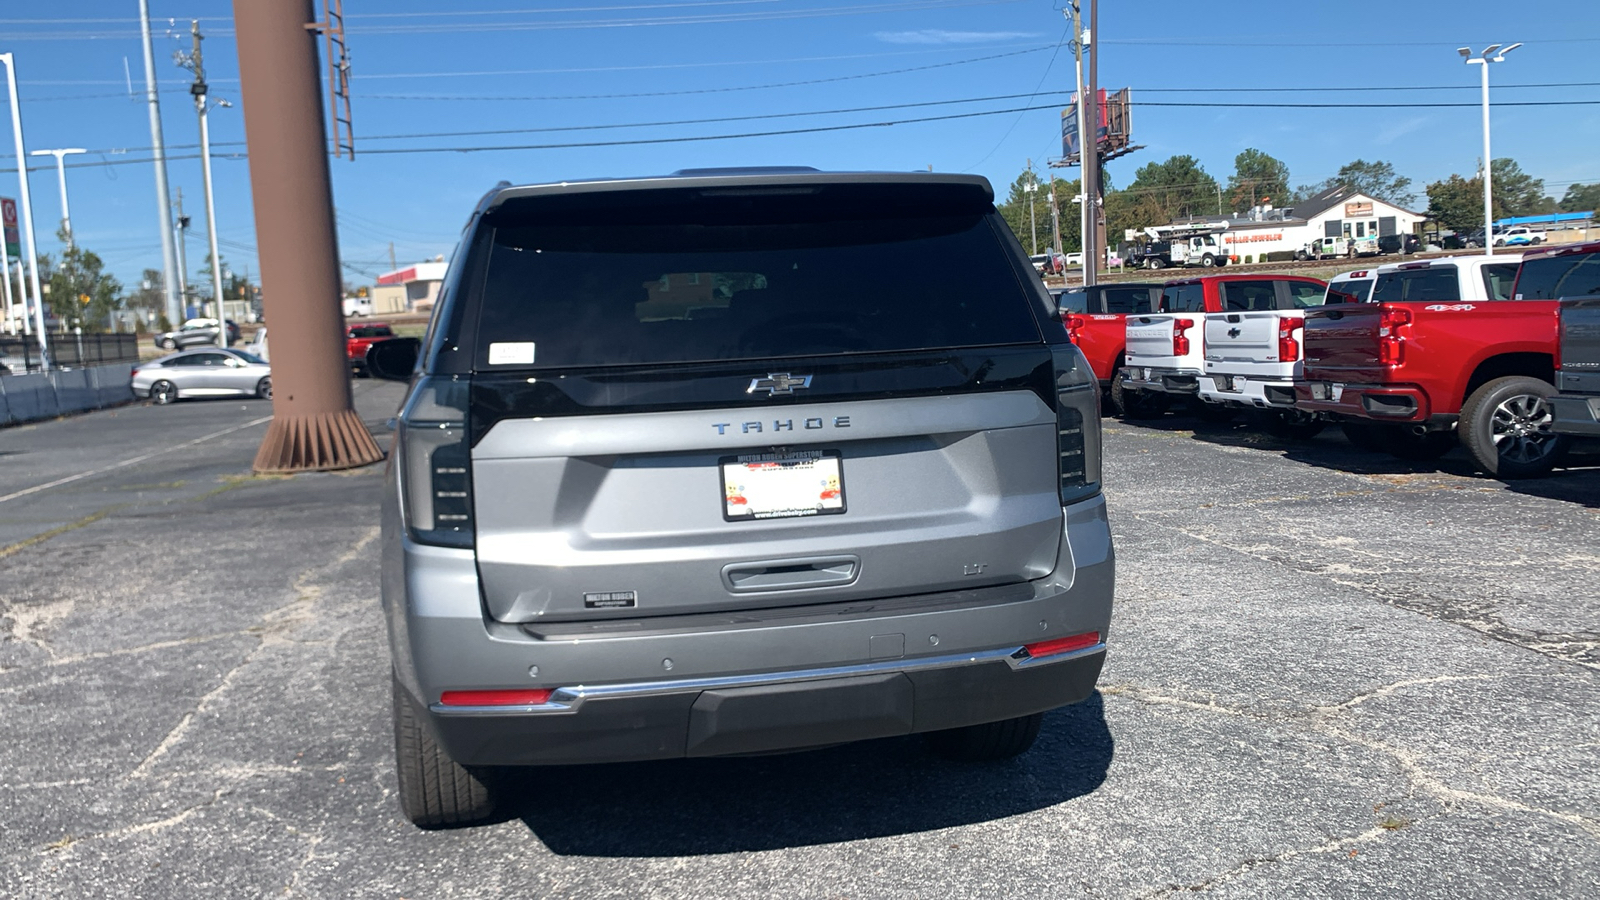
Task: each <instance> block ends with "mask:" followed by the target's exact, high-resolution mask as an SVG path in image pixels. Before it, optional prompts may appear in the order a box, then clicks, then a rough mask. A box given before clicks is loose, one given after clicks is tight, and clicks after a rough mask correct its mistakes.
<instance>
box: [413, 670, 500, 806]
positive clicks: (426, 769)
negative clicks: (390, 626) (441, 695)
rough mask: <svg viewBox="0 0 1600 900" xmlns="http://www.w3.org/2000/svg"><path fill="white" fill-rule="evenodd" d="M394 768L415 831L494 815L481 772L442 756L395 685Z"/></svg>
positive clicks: (492, 801) (427, 731)
mask: <svg viewBox="0 0 1600 900" xmlns="http://www.w3.org/2000/svg"><path fill="white" fill-rule="evenodd" d="M394 767H395V774H396V775H397V776H399V782H400V808H401V810H402V811H404V812H405V814H406V818H408V819H410V820H411V821H412V822H413V823H414V824H416V825H417V826H418V827H419V828H451V827H455V826H460V825H474V824H477V823H479V822H482V821H484V820H485V819H487V818H489V817H490V816H491V815H493V814H494V807H495V798H494V793H493V791H492V790H491V789H490V785H489V783H488V782H487V780H486V778H485V775H486V773H485V772H483V771H482V770H477V769H468V768H467V767H465V766H463V765H461V764H460V763H457V762H456V761H455V760H453V759H451V758H450V757H449V756H447V755H445V752H444V750H443V748H441V747H440V746H439V744H438V743H437V742H436V741H435V740H434V739H433V733H432V732H431V731H429V730H428V726H427V723H425V722H422V721H420V720H419V719H418V716H417V713H416V710H415V709H413V708H412V705H411V700H410V699H409V698H408V697H407V696H406V695H405V688H402V687H401V686H400V684H399V682H398V681H396V682H395V683H394Z"/></svg>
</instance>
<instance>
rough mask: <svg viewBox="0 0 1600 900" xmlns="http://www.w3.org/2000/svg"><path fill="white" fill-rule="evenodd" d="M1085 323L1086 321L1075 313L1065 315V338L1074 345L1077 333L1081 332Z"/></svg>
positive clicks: (1076, 340)
mask: <svg viewBox="0 0 1600 900" xmlns="http://www.w3.org/2000/svg"><path fill="white" fill-rule="evenodd" d="M1087 323H1088V320H1087V319H1086V318H1084V317H1083V316H1080V315H1078V314H1077V313H1068V314H1067V337H1068V338H1070V339H1071V340H1072V342H1073V343H1074V344H1076V343H1077V342H1078V332H1080V331H1082V330H1083V328H1084V326H1085V325H1086V324H1087Z"/></svg>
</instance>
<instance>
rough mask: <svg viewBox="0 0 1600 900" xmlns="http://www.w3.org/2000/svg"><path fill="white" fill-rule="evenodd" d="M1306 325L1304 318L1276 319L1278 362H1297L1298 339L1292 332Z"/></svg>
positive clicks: (1298, 358)
mask: <svg viewBox="0 0 1600 900" xmlns="http://www.w3.org/2000/svg"><path fill="white" fill-rule="evenodd" d="M1305 327H1306V323H1305V320H1304V319H1290V318H1283V319H1279V320H1278V362H1299V361H1300V341H1299V340H1297V339H1296V338H1295V336H1294V333H1295V332H1297V331H1299V330H1301V329H1302V328H1305Z"/></svg>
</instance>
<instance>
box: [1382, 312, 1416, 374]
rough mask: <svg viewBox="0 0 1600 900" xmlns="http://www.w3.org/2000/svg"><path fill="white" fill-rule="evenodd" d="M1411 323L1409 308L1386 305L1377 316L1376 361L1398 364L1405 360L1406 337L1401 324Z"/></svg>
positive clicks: (1387, 364) (1389, 364)
mask: <svg viewBox="0 0 1600 900" xmlns="http://www.w3.org/2000/svg"><path fill="white" fill-rule="evenodd" d="M1410 324H1411V310H1409V309H1399V308H1396V307H1389V306H1386V307H1384V308H1383V311H1382V313H1381V314H1380V315H1379V317H1378V362H1379V364H1381V365H1385V366H1398V365H1400V364H1402V363H1404V362H1405V361H1406V339H1405V335H1402V334H1401V333H1400V327H1401V326H1402V325H1410Z"/></svg>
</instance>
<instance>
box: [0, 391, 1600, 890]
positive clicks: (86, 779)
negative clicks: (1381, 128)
mask: <svg viewBox="0 0 1600 900" xmlns="http://www.w3.org/2000/svg"><path fill="white" fill-rule="evenodd" d="M356 386H357V395H358V407H359V409H360V410H361V412H362V415H363V418H364V419H365V420H366V421H367V422H368V424H369V427H371V428H373V429H374V431H375V432H376V433H378V434H379V437H380V440H383V441H387V434H386V432H385V430H384V428H383V425H382V423H383V421H384V419H385V418H386V417H387V416H388V415H390V414H392V410H393V408H394V404H395V402H396V400H397V398H398V395H399V389H398V388H397V387H396V386H392V385H383V384H374V383H371V382H357V383H356ZM266 412H267V406H266V404H264V403H252V402H244V403H238V402H235V403H228V402H220V403H218V402H213V403H184V404H178V405H176V406H172V407H164V408H156V407H128V408H124V409H121V410H114V411H108V412H102V413H95V414H91V415H86V416H80V417H76V418H71V419H64V420H60V421H56V422H49V423H41V424H38V425H34V426H28V427H25V428H18V429H8V430H5V431H0V458H4V460H5V461H6V462H7V463H9V465H7V466H4V467H0V723H3V731H0V734H3V736H4V740H0V773H3V778H0V817H3V821H4V822H5V823H6V824H5V826H4V828H3V829H0V897H10V896H16V897H54V896H74V895H91V896H109V897H118V896H129V897H168V896H173V897H176V896H183V897H188V896H262V895H269V894H270V895H275V896H311V897H323V896H339V897H369V896H370V897H418V896H426V897H441V896H442V897H450V896H474V897H475V896H487V895H496V894H506V893H513V892H514V893H516V894H519V895H533V896H552V897H564V896H573V897H577V896H581V897H638V896H650V897H665V898H674V897H685V898H687V897H693V898H697V900H698V898H709V897H745V896H783V897H818V898H845V897H905V898H912V897H925V898H941V897H968V896H973V897H975V896H997V895H1002V896H1003V895H1008V894H1016V893H1020V892H1028V893H1030V894H1037V893H1040V892H1041V891H1044V892H1046V893H1048V894H1050V895H1055V896H1093V897H1168V896H1176V895H1186V894H1191V893H1200V894H1209V895H1216V896H1226V897H1233V896H1240V897H1244V896H1248V897H1261V896H1280V897H1302V896H1369V895H1372V894H1376V893H1380V892H1382V893H1391V894H1393V893H1403V894H1405V895H1408V896H1417V897H1474V898H1477V897H1506V898H1512V897H1515V898H1524V897H1573V896H1582V895H1589V894H1592V893H1594V891H1595V888H1596V885H1597V884H1600V764H1597V763H1600V713H1597V710H1600V592H1597V591H1595V590H1594V589H1593V587H1594V583H1595V571H1596V568H1597V565H1600V551H1597V550H1596V547H1597V546H1600V544H1597V542H1596V540H1595V535H1596V532H1597V526H1600V469H1597V468H1595V467H1594V466H1592V465H1590V466H1587V467H1578V468H1574V469H1572V470H1569V471H1565V472H1559V473H1558V474H1557V475H1556V476H1555V477H1553V478H1550V479H1546V480H1543V481H1540V482H1530V483H1520V484H1512V485H1507V484H1504V483H1501V482H1498V481H1493V480H1489V479H1485V478H1481V477H1477V476H1474V475H1472V474H1471V472H1470V470H1469V469H1468V467H1467V466H1466V464H1465V462H1464V459H1463V458H1462V457H1461V454H1460V451H1455V452H1453V453H1452V454H1451V455H1450V456H1448V457H1446V459H1444V460H1443V461H1441V462H1439V463H1438V464H1429V465H1419V464H1412V463H1403V462H1399V461H1396V460H1391V459H1388V458H1387V457H1381V456H1376V455H1372V454H1365V453H1361V452H1359V451H1356V450H1354V449H1353V448H1351V447H1350V446H1349V445H1348V444H1346V443H1345V442H1344V440H1343V438H1342V437H1341V436H1339V435H1338V434H1337V431H1336V430H1335V431H1330V432H1328V433H1326V434H1324V435H1322V436H1319V437H1318V438H1316V439H1314V440H1312V441H1309V442H1301V443H1284V442H1280V441H1277V440H1276V439H1272V438H1267V437H1265V436H1263V435H1260V434H1256V433H1254V432H1252V431H1250V430H1248V429H1247V428H1245V427H1243V426H1242V425H1239V424H1235V425H1226V426H1219V425H1208V424H1201V423H1199V422H1197V421H1195V420H1193V419H1189V418H1183V417H1178V416H1168V417H1165V418H1162V419H1160V420H1156V421H1154V422H1151V423H1147V424H1144V425H1133V424H1123V423H1118V422H1114V421H1113V422H1108V423H1107V425H1108V433H1107V441H1106V460H1107V462H1106V469H1107V473H1106V485H1107V486H1106V491H1107V495H1108V498H1109V501H1110V504H1111V515H1112V526H1113V530H1114V532H1115V533H1116V541H1117V551H1118V563H1119V576H1118V579H1119V592H1118V598H1117V602H1118V605H1117V610H1116V615H1115V621H1114V624H1113V630H1112V633H1111V635H1110V646H1111V655H1110V658H1109V661H1108V663H1107V666H1106V669H1105V672H1104V674H1103V676H1102V678H1101V690H1100V692H1099V693H1098V694H1096V695H1095V696H1094V697H1092V698H1091V699H1090V700H1089V701H1087V702H1085V703H1083V704H1080V705H1079V706H1077V707H1073V708H1070V709H1065V710H1059V711H1056V712H1054V713H1052V714H1050V715H1049V716H1048V717H1047V719H1046V724H1045V728H1044V732H1043V734H1042V735H1041V737H1040V741H1039V743H1038V745H1037V746H1036V747H1035V748H1034V749H1033V750H1032V751H1030V752H1029V753H1028V754H1026V755H1024V756H1023V757H1021V758H1019V759H1017V760H1014V761H1012V762H1009V763H1006V764H1003V765H992V766H969V765H959V764H954V763H949V762H945V761H941V760H938V759H935V758H933V757H931V756H930V755H928V754H927V753H926V752H925V751H924V750H923V748H922V746H921V744H920V742H919V741H918V740H916V739H891V740H884V741H875V742H870V743H866V744H859V745H853V746H845V747H836V748H832V749H828V750H822V751H816V752H811V753H802V754H793V755H788V756H774V757H761V758H742V759H727V760H685V761H678V762H670V763H651V764H635V765H621V766H607V767H595V768H564V769H551V770H530V771H527V772H525V773H522V774H521V776H520V778H519V784H518V790H517V793H516V797H515V799H514V800H513V802H512V803H511V805H510V809H509V811H508V814H507V816H506V817H505V818H504V820H503V821H500V822H498V823H497V824H493V825H488V826H484V827H480V828H475V829H466V830H461V831H450V832H422V831H418V830H417V829H415V828H412V827H411V826H410V825H409V824H407V823H406V822H404V820H403V819H402V818H401V816H400V813H399V809H398V805H397V803H396V802H395V799H394V796H393V791H394V786H393V781H394V773H393V755H392V749H391V740H392V738H391V734H390V730H389V721H388V708H389V707H388V693H387V691H388V672H387V667H388V660H387V650H386V643H385V638H384V634H383V625H382V621H381V618H380V616H379V613H378V608H377V593H378V588H377V584H378V579H377V573H376V571H375V567H376V565H377V563H378V555H377V547H376V544H375V535H376V531H375V528H374V525H375V507H376V501H377V496H378V487H379V479H380V469H379V468H378V467H372V468H368V469H364V470H359V471H356V472H352V473H343V474H315V475H299V476H296V477H293V478H273V479H258V478H249V477H245V476H247V473H248V467H249V463H250V459H251V457H252V455H253V453H254V450H255V447H256V444H257V442H258V441H259V439H260V435H261V426H260V424H259V422H257V423H256V424H251V423H252V422H256V420H258V419H259V418H260V417H261V416H263V415H265V414H266ZM169 448H171V449H169ZM154 451H165V452H159V453H155V455H151V456H148V457H147V458H142V457H144V455H145V454H150V453H152V452H154ZM128 460H136V461H135V462H127V461H128ZM1587 462H1593V459H1592V458H1590V459H1588V460H1587ZM86 472H87V473H90V474H87V475H85V474H83V473H86ZM63 479H67V480H63ZM52 482H59V483H58V484H55V485H54V486H52V487H48V488H44V489H38V490H35V489H34V488H35V487H37V486H39V485H44V484H50V483H52Z"/></svg>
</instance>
